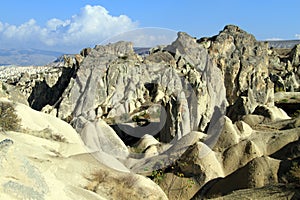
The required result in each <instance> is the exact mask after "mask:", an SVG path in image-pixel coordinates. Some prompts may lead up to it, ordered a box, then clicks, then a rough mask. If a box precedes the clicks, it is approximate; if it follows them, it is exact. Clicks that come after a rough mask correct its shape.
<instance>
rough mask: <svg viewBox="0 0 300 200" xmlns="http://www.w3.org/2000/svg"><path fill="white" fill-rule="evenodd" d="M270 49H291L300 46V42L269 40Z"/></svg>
mask: <svg viewBox="0 0 300 200" xmlns="http://www.w3.org/2000/svg"><path fill="white" fill-rule="evenodd" d="M267 42H268V43H269V47H273V48H284V49H290V48H293V47H294V46H295V45H297V44H300V40H267Z"/></svg>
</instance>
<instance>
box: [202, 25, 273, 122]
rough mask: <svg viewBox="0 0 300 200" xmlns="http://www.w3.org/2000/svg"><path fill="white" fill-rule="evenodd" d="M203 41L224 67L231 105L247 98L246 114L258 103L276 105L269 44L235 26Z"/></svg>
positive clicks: (229, 26) (221, 67)
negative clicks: (271, 78) (270, 74)
mask: <svg viewBox="0 0 300 200" xmlns="http://www.w3.org/2000/svg"><path fill="white" fill-rule="evenodd" d="M200 42H201V43H203V44H206V46H207V48H208V50H209V55H210V56H211V57H212V59H213V60H214V62H215V63H217V65H218V67H219V68H220V69H221V70H222V74H223V80H224V83H225V87H226V97H227V100H228V102H229V104H230V105H234V103H235V102H236V101H237V100H238V99H239V98H242V97H246V98H247V101H246V102H245V105H244V109H245V110H244V111H243V112H244V113H243V114H249V113H251V112H253V110H254V108H255V107H256V106H257V105H261V104H263V105H273V104H274V101H273V95H274V92H273V87H274V86H273V83H272V82H271V80H270V78H269V70H268V63H269V58H268V44H267V43H264V42H258V41H256V39H255V37H254V36H253V35H251V34H248V33H247V32H245V31H243V30H241V29H240V28H239V27H237V26H233V25H228V26H226V27H225V28H224V30H223V31H221V32H220V34H219V35H217V36H214V37H212V38H205V39H202V40H200ZM228 112H229V114H230V112H231V111H230V108H229V111H228ZM241 114H242V113H241ZM230 115H231V114H230ZM231 117H232V116H231Z"/></svg>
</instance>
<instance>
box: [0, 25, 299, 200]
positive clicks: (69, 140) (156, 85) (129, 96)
mask: <svg viewBox="0 0 300 200" xmlns="http://www.w3.org/2000/svg"><path fill="white" fill-rule="evenodd" d="M298 48H299V47H295V48H294V49H293V50H292V51H288V52H285V51H283V52H282V51H279V50H276V52H275V49H269V48H268V44H267V43H264V42H258V41H256V39H255V38H254V36H252V35H250V34H248V33H246V32H245V31H243V30H241V29H240V28H238V27H236V26H232V25H229V26H226V27H225V28H224V30H223V31H221V32H220V34H219V35H217V36H214V37H211V38H203V39H200V40H196V39H195V38H193V37H191V36H189V35H188V34H186V33H183V32H180V33H178V38H177V39H176V40H175V41H174V42H173V43H172V44H170V45H167V46H158V47H155V48H153V49H151V50H150V54H149V55H142V56H141V55H138V54H136V53H135V52H134V50H133V47H132V44H131V43H130V42H118V43H114V44H109V45H105V46H100V45H99V46H96V47H95V48H93V49H91V48H88V49H83V50H82V51H81V52H80V55H79V54H77V55H74V56H66V57H65V62H64V63H62V62H61V63H56V64H55V66H53V67H50V68H44V69H43V70H42V71H39V72H36V73H35V72H33V73H30V72H25V73H23V74H22V75H18V76H16V75H13V76H12V78H11V79H9V77H6V79H5V82H6V83H10V84H13V85H15V87H14V86H12V85H9V84H6V83H3V84H2V85H1V84H0V86H2V87H0V96H1V97H5V98H9V99H13V100H15V101H17V102H22V101H26V100H28V102H29V105H30V106H31V107H32V108H34V109H36V110H42V111H43V112H45V113H40V112H37V111H34V110H32V109H31V108H29V107H27V106H25V105H23V104H20V103H17V104H16V111H17V114H18V116H19V117H20V119H21V125H22V126H21V127H22V129H21V130H20V133H19V132H3V134H2V133H1V134H0V167H1V171H4V174H3V175H2V174H1V175H0V176H1V178H0V182H1V184H0V190H1V192H0V199H2V198H3V199H7V198H10V197H11V196H13V197H12V198H28V199H29V198H31V199H58V198H59V199H61V198H63V199H128V198H131V199H149V198H150V199H151V198H152V199H168V198H169V199H191V198H192V197H193V196H194V199H197V198H200V199H203V198H206V197H211V196H214V195H220V194H223V192H224V193H226V194H227V193H230V192H232V191H235V190H240V189H243V188H251V187H265V185H267V184H277V183H278V182H284V183H294V182H293V181H294V180H293V177H290V174H289V170H290V169H292V167H293V165H295V164H292V163H296V164H298V165H299V162H298V161H297V159H298V158H299V152H300V151H299V148H298V146H299V137H300V135H299V134H300V131H299V124H300V121H299V118H294V119H291V117H290V116H292V115H290V114H294V112H295V109H298V108H297V107H296V106H298V104H299V98H298V96H299V94H298V93H297V92H290V93H279V92H278V91H279V90H282V91H298V87H299V62H298V61H299V51H298ZM271 81H272V82H271ZM273 83H274V84H275V87H273V86H274V85H273ZM225 87H226V89H225ZM274 89H275V91H276V92H277V93H276V94H275V97H274ZM20 93H22V94H23V97H22V95H20ZM274 98H275V100H274ZM227 101H228V102H227ZM274 101H275V105H276V106H280V107H281V108H278V107H276V106H274ZM228 103H229V104H228ZM226 108H228V109H227V113H225V110H226ZM283 109H284V110H285V111H286V112H287V110H289V112H287V113H288V114H289V115H290V116H288V115H287V114H286V113H285V111H283ZM46 113H49V114H46ZM225 114H226V115H227V116H225ZM295 114H296V112H295ZM55 116H57V117H58V118H61V119H64V120H65V121H66V122H68V123H70V125H69V124H67V123H66V122H63V121H61V120H60V119H58V118H56V117H55ZM293 116H295V115H293ZM74 129H75V130H74ZM126 145H128V146H129V147H128V146H126ZM20 149H22V151H20ZM277 159H278V160H277ZM14 163H16V164H17V165H14ZM21 166H23V168H22V169H25V171H24V170H23V171H22V170H21ZM14 172H17V173H14ZM27 172H28V173H27ZM32 173H33V175H34V176H31V175H30V174H32ZM137 174H140V175H137ZM141 175H144V176H148V177H150V178H152V179H153V180H154V181H151V180H150V179H149V178H146V177H144V176H141ZM154 182H156V183H158V184H159V185H160V186H161V188H160V187H159V186H158V185H156V184H155V183H154ZM37 185H38V186H43V189H36V188H39V187H36V186H37ZM265 189H266V190H265V191H269V190H268V188H265ZM253 191H254V190H253ZM248 192H249V191H248ZM282 192H283V193H284V194H287V193H285V192H284V191H282ZM9 195H10V196H9ZM247 195H249V193H247V194H246V196H247ZM272 195H273V194H272ZM273 196H275V197H276V195H273ZM273 196H272V197H273Z"/></svg>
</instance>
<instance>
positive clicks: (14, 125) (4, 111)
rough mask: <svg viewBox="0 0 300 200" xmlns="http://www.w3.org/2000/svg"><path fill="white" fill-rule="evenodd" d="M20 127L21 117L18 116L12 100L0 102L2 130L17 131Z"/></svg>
mask: <svg viewBox="0 0 300 200" xmlns="http://www.w3.org/2000/svg"><path fill="white" fill-rule="evenodd" d="M19 129H20V119H19V118H18V116H17V114H16V112H15V108H14V107H13V104H12V103H10V102H0V130H3V131H17V130H19Z"/></svg>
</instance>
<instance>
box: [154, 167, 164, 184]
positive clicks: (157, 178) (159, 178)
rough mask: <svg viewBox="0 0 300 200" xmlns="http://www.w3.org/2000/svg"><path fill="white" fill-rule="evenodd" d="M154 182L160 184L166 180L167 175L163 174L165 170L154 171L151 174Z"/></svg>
mask: <svg viewBox="0 0 300 200" xmlns="http://www.w3.org/2000/svg"><path fill="white" fill-rule="evenodd" d="M151 177H152V180H153V181H154V182H155V183H156V184H158V185H159V184H160V182H161V181H162V180H163V179H164V177H165V173H164V172H163V170H161V169H159V170H154V171H153V172H152V174H151Z"/></svg>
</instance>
